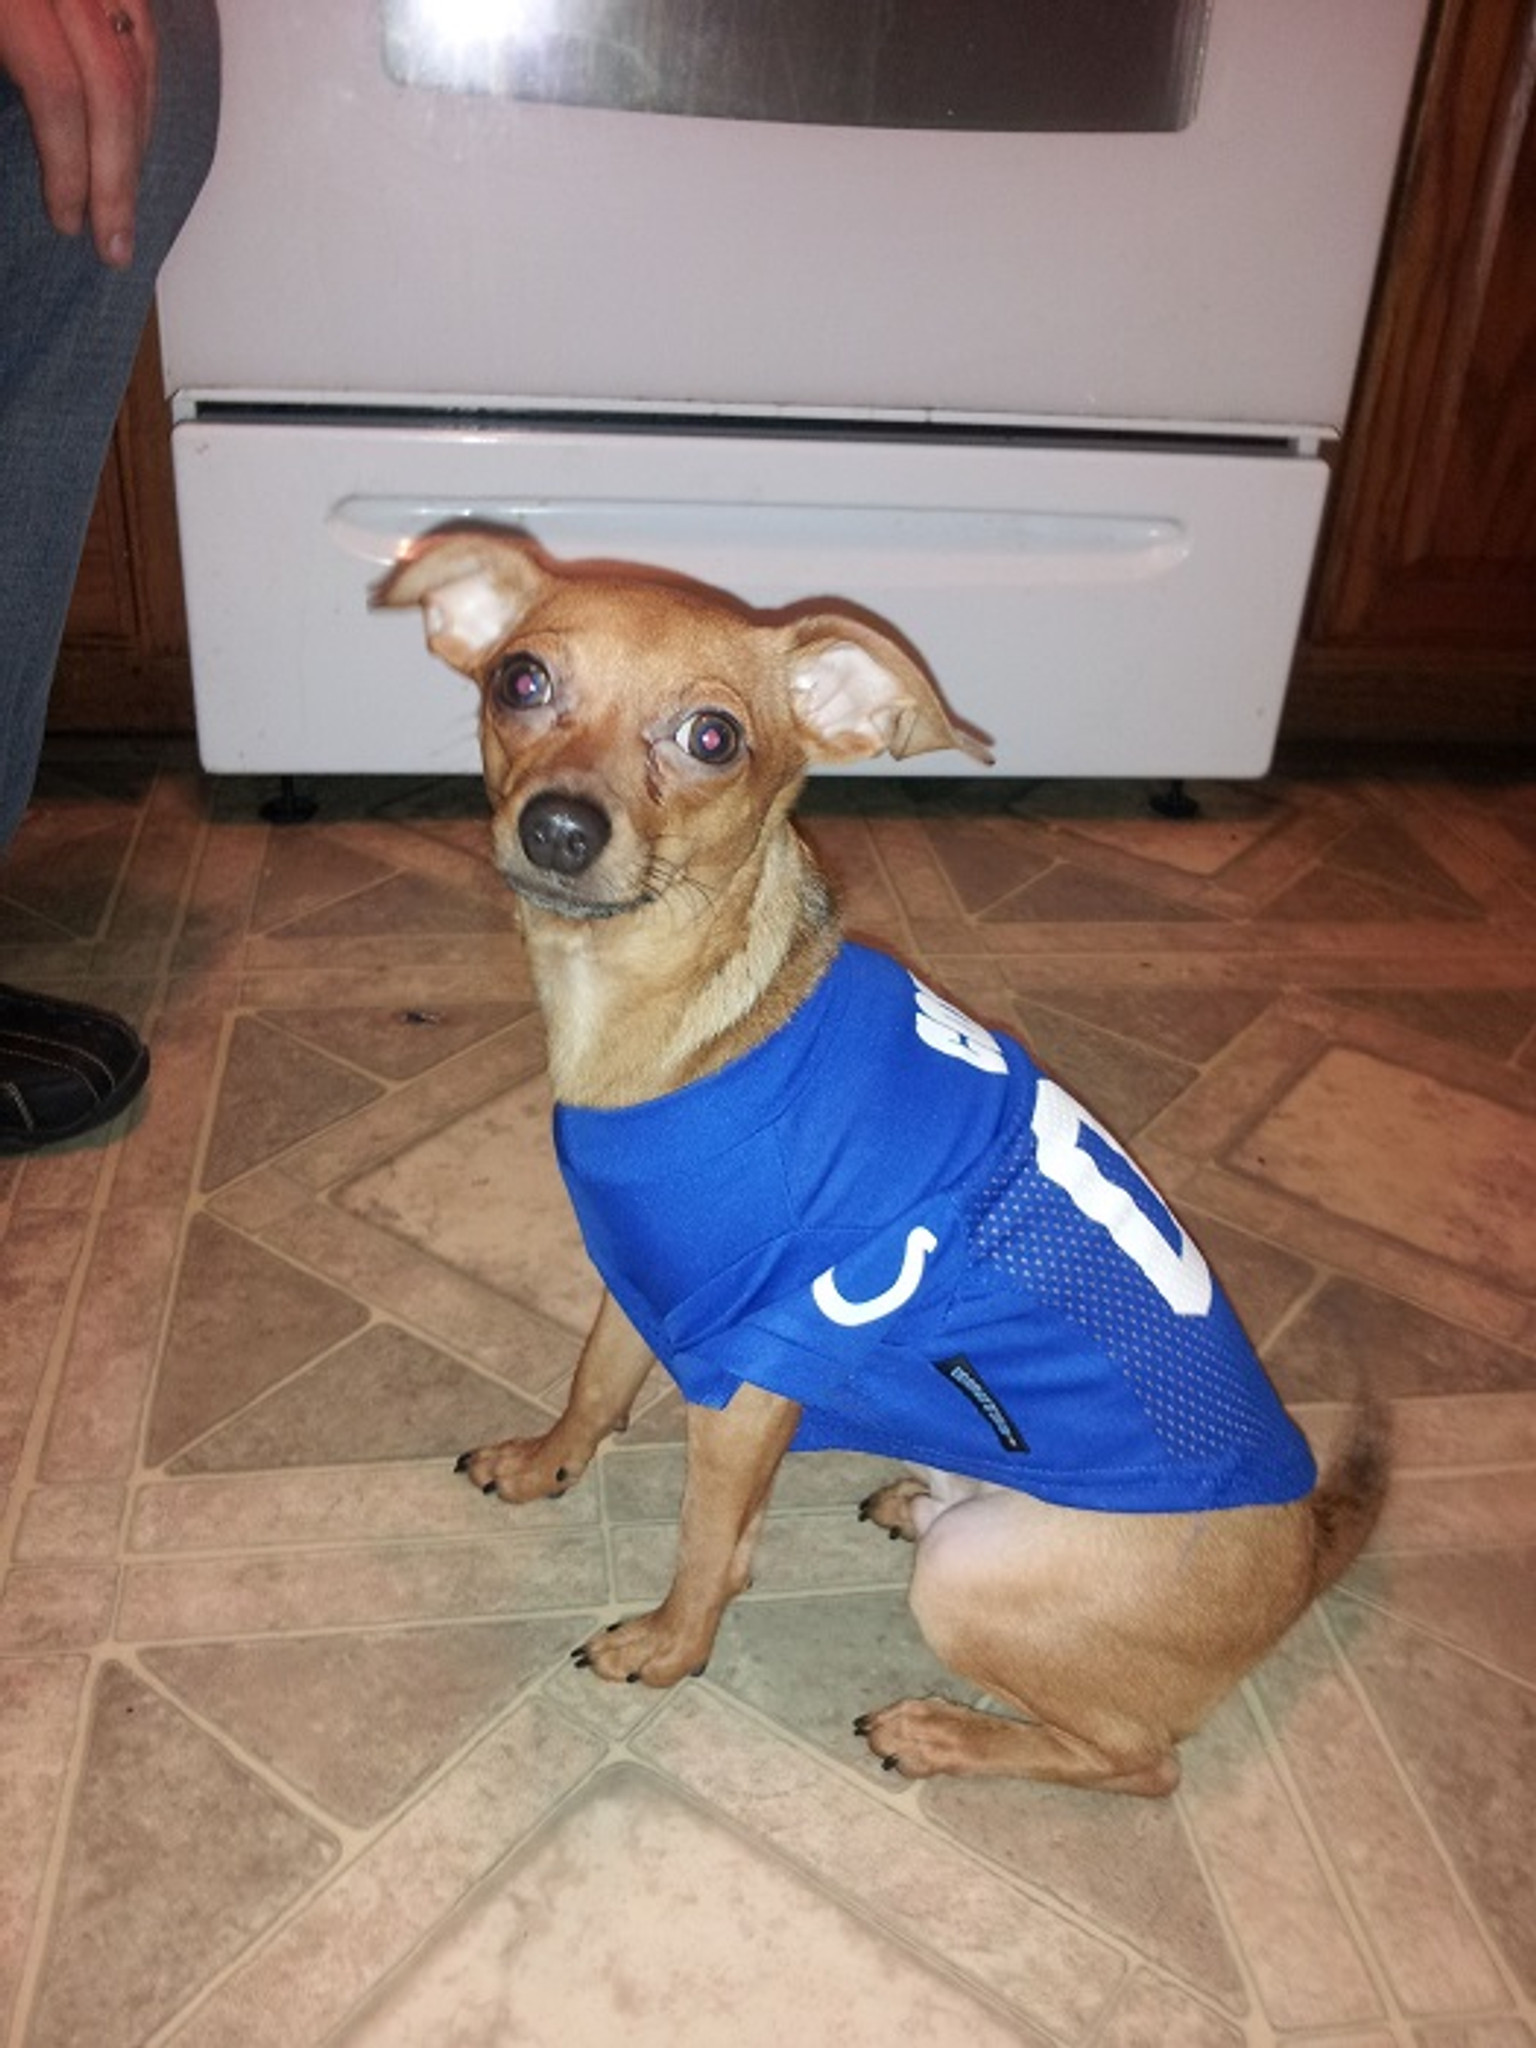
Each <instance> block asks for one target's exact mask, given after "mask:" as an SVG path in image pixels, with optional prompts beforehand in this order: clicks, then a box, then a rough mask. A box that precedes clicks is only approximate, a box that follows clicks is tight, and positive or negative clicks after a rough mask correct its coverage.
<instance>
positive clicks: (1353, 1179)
mask: <svg viewBox="0 0 1536 2048" xmlns="http://www.w3.org/2000/svg"><path fill="white" fill-rule="evenodd" d="M1233 1160H1234V1163H1235V1164H1236V1165H1238V1166H1239V1167H1241V1168H1242V1169H1243V1170H1244V1171H1245V1172H1248V1173H1252V1174H1254V1175H1256V1176H1257V1177H1259V1178H1260V1179H1263V1180H1266V1181H1270V1182H1273V1183H1275V1184H1277V1185H1278V1186H1280V1187H1282V1188H1285V1189H1286V1190H1287V1191H1288V1192H1290V1193H1292V1194H1297V1195H1302V1196H1304V1197H1306V1198H1307V1199H1309V1200H1311V1201H1313V1202H1315V1203H1317V1204H1318V1206H1319V1207H1321V1208H1324V1209H1326V1210H1328V1211H1330V1212H1331V1213H1332V1214H1334V1215H1339V1216H1345V1217H1348V1218H1349V1219H1350V1220H1351V1221H1353V1222H1357V1223H1364V1224H1367V1225H1369V1226H1370V1227H1371V1228H1372V1229H1374V1230H1379V1231H1382V1232H1383V1233H1385V1234H1386V1235H1387V1236H1390V1237H1395V1238H1397V1239H1399V1240H1401V1241H1402V1242H1404V1243H1406V1244H1408V1245H1411V1246H1413V1247H1415V1248H1417V1249H1418V1250H1420V1251H1424V1252H1428V1253H1429V1254H1430V1255H1431V1256H1432V1257H1435V1258H1442V1259H1446V1260H1449V1261H1450V1262H1451V1263H1452V1264H1455V1265H1460V1266H1465V1267H1467V1268H1469V1269H1470V1270H1471V1271H1472V1272H1474V1273H1477V1274H1480V1275H1481V1276H1483V1277H1485V1278H1487V1279H1490V1280H1493V1281H1497V1282H1503V1283H1505V1284H1507V1285H1509V1286H1510V1287H1512V1288H1514V1289H1515V1290H1517V1291H1519V1292H1521V1293H1524V1294H1527V1295H1529V1294H1531V1293H1533V1292H1536V1231H1533V1230H1532V1227H1531V1218H1532V1217H1533V1216H1536V1116H1531V1115H1523V1114H1521V1113H1520V1112H1519V1111H1517V1110H1515V1109H1512V1108H1507V1107H1505V1105H1504V1104H1502V1103H1498V1102H1491V1101H1488V1100H1486V1099H1483V1098H1479V1097H1476V1096H1473V1095H1471V1094H1469V1093H1468V1092H1467V1091H1465V1090H1463V1089H1456V1088H1449V1087H1446V1086H1445V1085H1444V1084H1443V1083H1441V1082H1439V1081H1437V1080H1435V1079H1434V1078H1433V1077H1432V1076H1430V1075H1425V1074H1414V1073H1410V1072H1405V1071H1404V1070H1403V1069H1402V1068H1400V1067H1395V1066H1388V1065H1387V1064H1386V1063H1385V1062H1384V1061H1381V1060H1374V1059H1370V1058H1367V1057H1365V1056H1363V1055H1361V1054H1357V1053H1353V1052H1347V1051H1338V1050H1334V1051H1330V1052H1328V1053H1326V1054H1324V1056H1323V1057H1322V1058H1321V1059H1320V1060H1319V1061H1318V1062H1317V1064H1316V1066H1315V1067H1314V1068H1313V1069H1312V1070H1311V1072H1310V1073H1308V1074H1307V1075H1306V1076H1305V1077H1304V1078H1303V1079H1302V1080H1301V1081H1300V1082H1299V1083H1298V1084H1297V1086H1296V1087H1295V1088H1293V1089H1292V1090H1291V1091H1290V1092H1289V1093H1288V1094H1287V1096H1286V1097H1285V1099H1284V1100H1283V1101H1282V1102H1280V1103H1278V1104H1277V1105H1276V1107H1275V1108H1274V1109H1273V1110H1272V1111H1271V1113H1270V1114H1269V1115H1268V1116H1267V1117H1266V1118H1265V1119H1264V1121H1263V1122H1262V1123H1261V1124H1260V1125H1259V1126H1258V1128H1257V1129H1256V1130H1254V1131H1253V1133H1252V1134H1251V1135H1250V1136H1249V1137H1248V1138H1246V1139H1245V1140H1244V1141H1243V1143H1242V1144H1241V1145H1239V1146H1238V1148H1237V1149H1236V1151H1235V1153H1234V1154H1233Z"/></svg>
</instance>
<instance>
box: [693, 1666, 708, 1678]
mask: <svg viewBox="0 0 1536 2048" xmlns="http://www.w3.org/2000/svg"><path fill="white" fill-rule="evenodd" d="M708 1669H709V1666H708V1664H695V1665H694V1667H693V1670H692V1671H691V1672H690V1673H689V1676H690V1677H691V1678H702V1677H703V1676H704V1674H705V1672H706V1671H707V1670H708Z"/></svg>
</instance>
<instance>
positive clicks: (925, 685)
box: [784, 612, 992, 766]
mask: <svg viewBox="0 0 1536 2048" xmlns="http://www.w3.org/2000/svg"><path fill="white" fill-rule="evenodd" d="M784 659H785V667H786V671H787V675H788V680H789V696H790V708H791V710H792V711H793V713H794V716H795V719H796V722H797V723H798V724H799V726H800V729H801V731H802V732H803V733H804V734H805V735H806V738H807V739H808V740H809V741H810V744H811V748H812V751H813V753H814V754H815V756H816V757H817V758H818V759H820V760H825V761H864V760H868V759H870V758H871V757H872V756H873V755H875V754H893V755H895V756H896V758H897V759H898V760H900V759H903V758H904V757H905V756H906V755H908V754H928V753H934V752H937V751H938V750H939V749H940V748H942V747H955V748H958V749H959V751H960V752H961V753H963V754H969V755H970V756H971V757H972V758H973V759H974V760H977V761H984V762H986V763H987V764H988V765H989V766H990V765H991V761H992V749H991V748H990V747H989V746H988V745H987V743H986V741H985V740H984V739H983V738H982V737H981V735H980V734H979V733H973V732H970V731H968V730H967V728H966V727H964V726H963V725H959V724H957V723H956V722H955V721H954V720H953V719H952V718H951V717H950V715H949V712H948V711H947V710H946V709H945V706H944V703H943V700H942V699H941V698H940V696H939V693H938V691H937V690H936V689H935V688H934V686H933V684H932V682H930V680H929V679H928V677H927V676H926V675H925V674H924V672H923V670H922V668H921V666H920V665H919V664H918V662H917V661H915V660H914V659H913V657H912V656H911V655H910V654H909V653H908V652H907V651H906V649H905V648H904V647H902V646H901V645H900V643H899V642H898V641H896V640H894V639H893V638H892V637H891V636H890V635H889V634H887V633H882V632H881V631H880V630H879V629H878V627H875V626H871V625H866V624H865V622H864V621H863V620H862V619H855V618H850V617H847V616H845V615H843V614H842V613H839V612H824V613H818V614H816V615H814V616H812V617H810V618H801V619H797V620H796V621H795V623H794V625H793V626H791V627H790V628H789V629H788V632H787V639H786V644H785V655H784Z"/></svg>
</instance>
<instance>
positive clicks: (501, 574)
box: [368, 525, 551, 671]
mask: <svg viewBox="0 0 1536 2048" xmlns="http://www.w3.org/2000/svg"><path fill="white" fill-rule="evenodd" d="M550 574H551V572H550V570H549V569H548V567H547V566H546V563H545V559H544V557H543V555H542V553H541V551H540V549H539V548H538V547H537V546H536V545H535V544H534V543H533V542H532V541H529V540H524V539H523V538H522V537H521V536H519V535H515V534H513V533H510V532H506V531H499V530H497V529H496V528H494V527H477V526H466V525H455V526H450V527H443V528H440V529H439V530H437V531H435V532H433V533H425V534H422V535H421V536H420V537H419V538H418V539H416V540H413V541H411V542H410V543H409V545H408V546H407V547H406V548H405V550H404V552H403V553H402V554H401V556H400V558H399V560H398V561H397V562H396V563H395V565H394V567H393V568H392V569H389V570H387V571H386V572H385V574H384V575H383V576H381V577H380V578H379V581H378V582H377V583H376V584H375V585H374V586H373V589H372V590H371V591H370V592H369V593H368V602H369V604H370V605H372V606H379V605H408V604H419V605H420V606H421V608H422V612H423V614H424V616H425V619H426V626H427V645H428V646H429V647H430V648H431V650H432V652H433V653H434V654H438V655H441V656H442V658H443V660H444V661H446V662H449V663H450V664H451V665H452V666H453V667H454V668H459V669H464V670H466V671H472V670H473V668H474V665H475V662H476V660H477V659H478V658H479V656H481V655H482V654H484V653H485V651H486V649H487V648H490V647H494V646H495V645H496V643H497V642H498V641H499V640H503V639H505V637H506V636H507V634H508V633H510V632H511V631H512V628H513V627H514V626H515V625H516V624H517V622H518V620H519V619H520V618H521V617H522V616H523V615H524V613H525V612H527V611H528V610H529V608H530V607H531V606H532V605H533V603H534V602H535V600H536V599H537V598H538V597H539V595H540V594H541V592H543V591H544V590H545V589H546V588H547V587H548V585H549V581H550Z"/></svg>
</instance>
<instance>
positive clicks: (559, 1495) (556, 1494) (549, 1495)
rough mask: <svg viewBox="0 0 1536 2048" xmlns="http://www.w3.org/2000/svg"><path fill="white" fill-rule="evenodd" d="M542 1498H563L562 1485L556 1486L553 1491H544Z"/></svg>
mask: <svg viewBox="0 0 1536 2048" xmlns="http://www.w3.org/2000/svg"><path fill="white" fill-rule="evenodd" d="M544 1498H545V1499H546V1500H564V1499H565V1488H564V1487H563V1486H557V1487H556V1488H555V1490H554V1492H553V1493H546V1494H545V1496H544Z"/></svg>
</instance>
